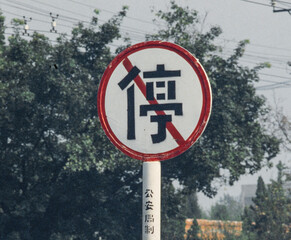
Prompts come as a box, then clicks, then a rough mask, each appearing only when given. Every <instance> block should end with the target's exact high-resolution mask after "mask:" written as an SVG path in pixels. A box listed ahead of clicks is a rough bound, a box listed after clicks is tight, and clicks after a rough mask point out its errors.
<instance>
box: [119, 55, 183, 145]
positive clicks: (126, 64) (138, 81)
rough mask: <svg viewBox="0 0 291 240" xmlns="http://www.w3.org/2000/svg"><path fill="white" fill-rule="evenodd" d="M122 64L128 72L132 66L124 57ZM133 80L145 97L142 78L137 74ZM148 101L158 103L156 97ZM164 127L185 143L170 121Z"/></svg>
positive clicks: (159, 113)
mask: <svg viewBox="0 0 291 240" xmlns="http://www.w3.org/2000/svg"><path fill="white" fill-rule="evenodd" d="M123 66H124V67H125V69H126V70H127V71H128V72H130V70H131V69H132V68H133V66H132V64H131V62H130V61H129V59H128V58H125V59H124V61H123ZM134 82H135V83H136V85H137V87H138V88H139V90H140V91H141V92H142V94H143V95H144V97H145V98H146V85H145V84H144V82H143V80H142V79H141V78H140V76H139V75H137V76H136V77H135V79H134ZM148 102H149V104H159V103H158V101H157V100H156V99H154V100H148ZM155 112H156V114H157V115H166V114H165V112H164V111H155ZM166 128H167V129H168V131H169V132H170V134H171V135H172V137H173V138H174V139H175V141H176V142H177V144H178V145H183V144H184V143H185V140H184V138H183V137H182V135H181V134H180V133H179V131H178V130H177V128H176V127H175V126H174V125H173V123H172V122H167V124H166Z"/></svg>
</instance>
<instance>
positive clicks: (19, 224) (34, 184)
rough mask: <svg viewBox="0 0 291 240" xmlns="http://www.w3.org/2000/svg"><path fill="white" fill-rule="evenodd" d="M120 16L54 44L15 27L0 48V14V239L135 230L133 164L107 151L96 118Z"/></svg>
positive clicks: (136, 174)
mask: <svg viewBox="0 0 291 240" xmlns="http://www.w3.org/2000/svg"><path fill="white" fill-rule="evenodd" d="M124 14H125V10H123V11H122V12H121V13H119V14H118V15H117V16H115V17H113V18H112V19H111V20H109V22H107V23H105V24H103V25H97V18H93V20H92V25H91V27H90V28H85V27H84V26H83V25H82V24H80V25H79V26H78V27H77V28H75V29H73V32H72V34H73V37H72V38H71V39H67V38H66V37H65V36H61V37H60V38H59V39H58V42H57V44H55V45H52V44H51V43H50V42H49V40H48V38H46V37H45V36H44V35H41V34H38V33H35V34H34V35H33V36H32V38H31V39H30V40H24V39H23V38H21V36H20V35H19V34H18V33H17V32H16V33H15V35H14V36H11V37H10V38H9V39H8V41H9V42H8V45H6V44H5V42H4V41H3V36H4V35H3V32H4V30H5V29H4V19H3V17H1V25H0V29H1V31H0V33H1V37H0V39H1V42H0V43H1V47H0V49H1V56H0V71H1V74H0V99H1V104H0V121H1V122H0V171H1V174H0V222H1V226H0V239H1V240H2V239H3V240H4V239H5V240H7V239H13V240H17V239H90V240H91V239H99V237H102V239H137V238H138V237H139V236H140V233H141V226H140V225H139V224H136V222H141V220H140V218H141V204H140V191H141V190H140V186H141V184H140V177H141V176H140V167H139V166H140V163H139V162H137V161H132V160H130V159H128V158H126V160H125V158H124V157H123V156H122V155H121V154H119V152H117V151H116V150H115V148H114V147H113V146H112V145H111V144H110V143H109V141H108V140H107V139H106V137H105V136H104V134H103V132H102V130H101V128H100V125H99V122H98V119H97V116H96V115H97V114H96V112H97V110H96V92H97V86H98V82H99V79H100V78H101V75H102V73H103V71H104V70H105V67H106V66H107V65H108V64H109V62H110V61H111V60H112V57H113V54H112V53H111V51H110V48H109V46H108V44H110V43H111V42H112V41H113V40H114V39H116V38H119V36H120V35H119V24H120V22H121V20H122V18H123V16H124ZM94 89H95V90H94ZM116 159H118V164H115V162H116ZM117 203H118V204H117ZM112 226H113V227H112ZM128 232H130V233H131V234H130V236H128Z"/></svg>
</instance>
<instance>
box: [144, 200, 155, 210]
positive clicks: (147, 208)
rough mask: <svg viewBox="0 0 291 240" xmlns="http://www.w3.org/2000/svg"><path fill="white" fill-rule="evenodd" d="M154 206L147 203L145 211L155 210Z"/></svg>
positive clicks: (149, 202)
mask: <svg viewBox="0 0 291 240" xmlns="http://www.w3.org/2000/svg"><path fill="white" fill-rule="evenodd" d="M153 207H154V205H153V203H152V202H151V201H147V202H146V204H145V210H154V208H153Z"/></svg>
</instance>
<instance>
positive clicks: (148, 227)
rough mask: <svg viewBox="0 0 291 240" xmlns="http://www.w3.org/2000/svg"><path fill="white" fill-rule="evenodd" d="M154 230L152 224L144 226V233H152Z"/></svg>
mask: <svg viewBox="0 0 291 240" xmlns="http://www.w3.org/2000/svg"><path fill="white" fill-rule="evenodd" d="M154 232H155V227H154V226H148V225H146V226H145V233H146V234H154Z"/></svg>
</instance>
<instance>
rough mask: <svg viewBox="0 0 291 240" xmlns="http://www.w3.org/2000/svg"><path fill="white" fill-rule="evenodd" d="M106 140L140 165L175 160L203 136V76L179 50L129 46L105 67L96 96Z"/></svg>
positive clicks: (206, 100) (207, 100)
mask: <svg viewBox="0 0 291 240" xmlns="http://www.w3.org/2000/svg"><path fill="white" fill-rule="evenodd" d="M98 110H99V117H100V119H101V123H102V126H103V128H104V130H105V132H106V134H107V136H108V137H109V139H110V140H111V141H112V142H113V143H114V144H115V145H116V146H117V147H118V148H119V149H120V150H121V151H123V152H124V153H126V154H127V155H129V156H131V157H133V158H137V159H140V160H146V161H158V160H165V159H169V158H172V157H175V156H177V155H179V154H181V153H182V152H184V151H186V150H187V149H188V148H189V147H190V146H191V145H192V144H193V143H194V142H195V141H196V140H197V138H198V137H199V136H200V135H201V133H202V132H203V130H204V128H205V126H206V124H207V121H208V118H209V115H210V110H211V89H210V85H209V82H208V79H207V76H206V74H205V72H204V70H203V68H202V67H201V65H200V64H199V62H198V60H196V59H195V58H194V57H193V56H192V55H191V54H190V53H189V52H187V51H186V50H185V49H183V48H181V47H179V46H177V45H175V44H171V43H167V42H158V41H153V42H146V43H141V44H137V45H134V46H133V47H131V48H128V49H127V50H125V51H124V52H122V53H121V54H120V55H118V56H117V57H116V58H115V59H114V60H113V62H112V63H111V64H110V65H109V67H108V68H107V70H106V71H105V73H104V76H103V78H102V81H101V84H100V88H99V92H98Z"/></svg>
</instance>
